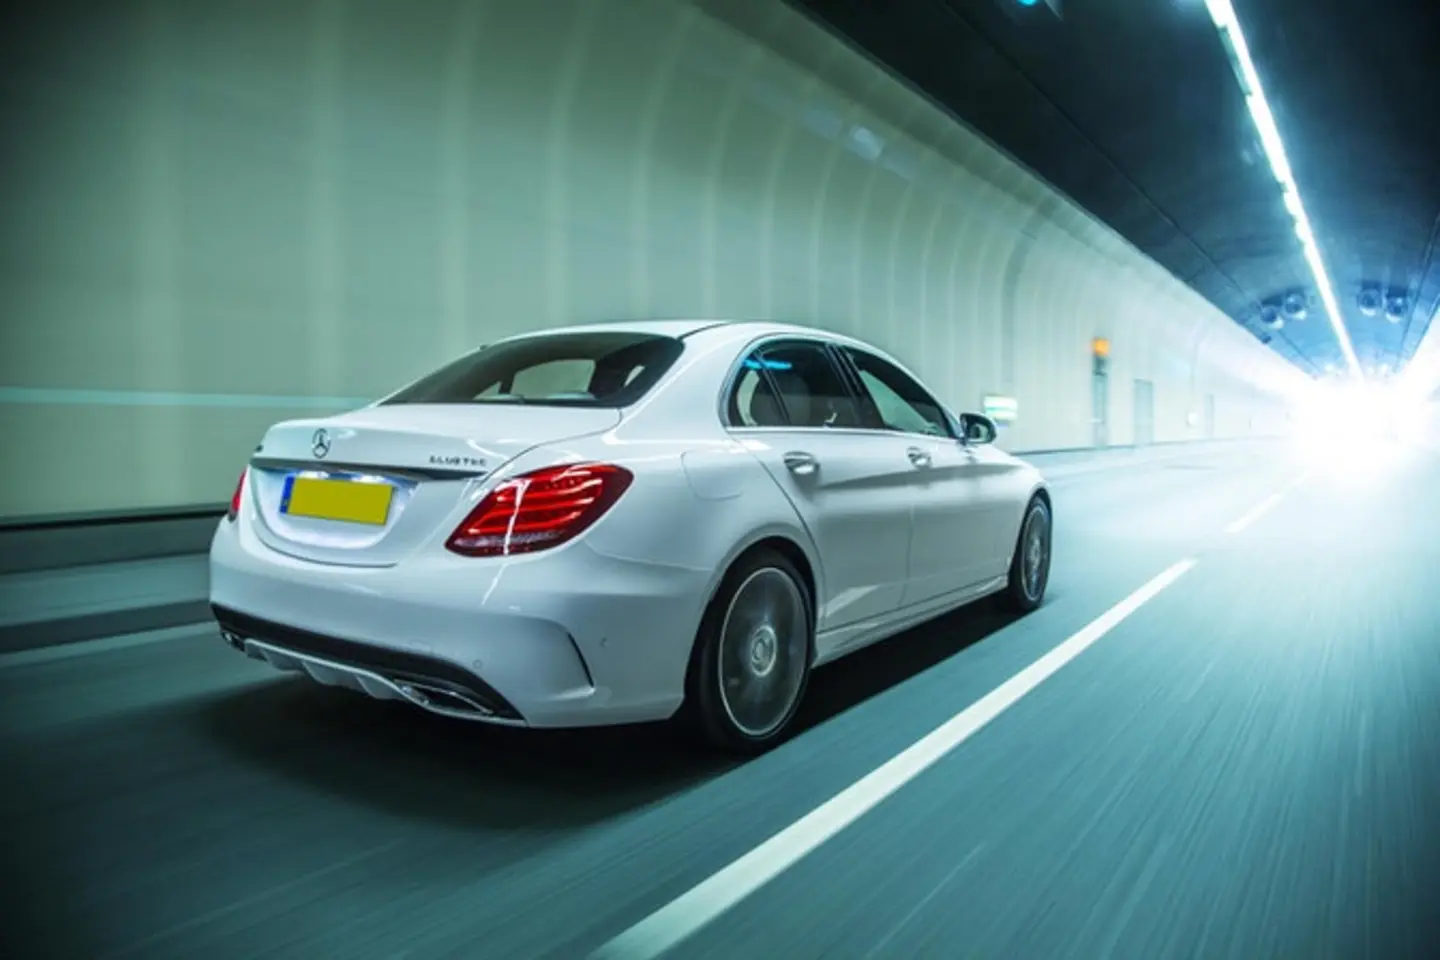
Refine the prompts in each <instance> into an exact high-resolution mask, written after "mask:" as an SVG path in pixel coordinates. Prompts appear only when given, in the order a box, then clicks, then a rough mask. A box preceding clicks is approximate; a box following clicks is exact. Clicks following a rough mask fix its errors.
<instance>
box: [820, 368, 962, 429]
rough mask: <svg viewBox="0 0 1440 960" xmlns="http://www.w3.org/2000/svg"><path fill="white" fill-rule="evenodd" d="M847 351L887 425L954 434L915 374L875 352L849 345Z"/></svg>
mask: <svg viewBox="0 0 1440 960" xmlns="http://www.w3.org/2000/svg"><path fill="white" fill-rule="evenodd" d="M845 354H846V356H848V357H849V358H850V361H851V362H852V363H854V364H855V370H856V372H857V373H858V374H859V375H860V383H861V385H862V386H864V388H865V392H866V393H867V394H869V398H870V400H871V401H872V402H873V403H874V404H875V410H876V412H877V413H878V414H879V415H880V421H881V422H882V423H883V424H884V425H885V427H886V428H887V429H890V430H897V431H899V432H901V433H920V434H926V435H928V436H933V437H953V436H954V432H953V430H952V428H951V426H950V418H949V417H947V416H946V415H945V411H944V410H943V409H942V408H941V406H940V404H939V403H937V402H936V401H935V398H934V397H932V396H930V394H929V392H927V391H926V389H925V388H924V387H922V386H920V384H919V383H917V382H916V381H915V378H914V377H912V376H910V375H909V374H907V373H906V372H905V371H903V370H901V369H900V368H899V367H897V366H895V364H893V363H890V362H889V361H888V360H883V359H881V358H880V357H877V356H875V355H874V354H873V353H867V352H865V351H864V350H856V349H854V348H853V347H846V348H845Z"/></svg>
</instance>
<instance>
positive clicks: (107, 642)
mask: <svg viewBox="0 0 1440 960" xmlns="http://www.w3.org/2000/svg"><path fill="white" fill-rule="evenodd" d="M218 629H219V628H218V627H216V626H215V621H213V620H209V621H205V622H202V623H187V624H183V625H181V626H178V627H166V628H164V629H163V630H146V631H143V632H142V633H126V634H122V635H120V636H117V637H101V638H100V639H98V640H81V641H78V642H76V643H60V644H56V645H55V646H53V647H37V648H36V649H34V650H20V651H18V652H16V653H6V654H0V670H5V669H8V668H10V667H30V666H34V665H35V664H37V663H53V662H55V661H58V660H70V659H73V658H75V657H88V656H90V655H92V654H96V653H109V652H110V651H112V650H129V649H130V648H132V647H143V646H146V645H148V644H151V643H162V642H164V641H166V640H181V639H184V638H185V637H193V636H195V634H197V633H201V632H204V631H207V630H218Z"/></svg>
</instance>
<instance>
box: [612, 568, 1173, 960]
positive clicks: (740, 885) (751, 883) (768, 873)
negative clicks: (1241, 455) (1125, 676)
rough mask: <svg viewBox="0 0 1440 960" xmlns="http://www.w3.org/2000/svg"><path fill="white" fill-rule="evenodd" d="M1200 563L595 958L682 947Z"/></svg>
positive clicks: (636, 958) (1082, 634) (1086, 631)
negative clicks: (679, 945)
mask: <svg viewBox="0 0 1440 960" xmlns="http://www.w3.org/2000/svg"><path fill="white" fill-rule="evenodd" d="M1195 563H1196V561H1195V559H1193V558H1191V559H1187V560H1181V561H1180V562H1179V563H1177V564H1175V565H1174V566H1172V567H1170V568H1169V569H1167V570H1166V571H1165V572H1163V573H1161V574H1160V575H1159V576H1157V577H1155V578H1154V579H1153V580H1151V581H1150V582H1149V583H1146V584H1145V585H1144V586H1143V587H1141V588H1140V589H1139V590H1136V591H1135V592H1134V593H1132V594H1130V596H1128V597H1126V598H1125V599H1124V600H1121V601H1120V602H1119V603H1117V604H1115V606H1113V607H1111V608H1110V609H1109V610H1107V611H1105V612H1104V613H1102V614H1101V615H1100V616H1098V617H1096V618H1095V619H1094V620H1092V621H1091V622H1090V623H1089V624H1087V625H1086V626H1085V627H1083V628H1082V629H1081V630H1080V631H1079V632H1078V633H1075V634H1074V635H1072V636H1071V637H1069V638H1068V639H1066V640H1065V641H1064V642H1062V643H1061V644H1060V645H1059V646H1057V647H1055V648H1054V649H1053V650H1051V651H1050V652H1049V653H1047V654H1045V655H1044V656H1042V657H1041V658H1040V659H1038V660H1036V661H1035V662H1034V663H1032V664H1030V665H1029V666H1028V667H1026V668H1025V669H1024V670H1021V671H1020V672H1019V673H1017V674H1015V676H1013V677H1011V678H1010V679H1009V680H1006V681H1005V682H1004V683H1002V684H1001V685H1000V686H998V687H996V688H995V689H994V690H992V691H990V692H989V693H988V694H986V695H985V696H984V697H982V698H981V699H979V700H977V701H976V702H975V703H973V704H971V705H970V706H969V707H967V708H965V709H964V710H962V711H961V712H960V713H958V714H956V715H955V716H954V717H952V718H950V719H949V720H947V721H946V722H945V723H943V724H941V725H940V726H939V727H937V728H936V729H935V730H933V731H931V732H930V733H928V734H926V735H925V736H924V737H923V738H922V739H920V740H919V741H917V742H916V743H914V744H912V745H911V746H910V747H908V748H906V749H905V750H904V751H903V752H901V753H899V754H897V755H896V756H895V757H893V758H891V759H890V760H889V761H887V762H886V763H884V764H883V765H882V766H880V767H877V768H876V769H875V770H873V771H871V772H870V773H868V774H866V775H865V776H864V777H862V778H861V779H860V780H858V781H856V782H855V783H853V784H851V785H850V786H849V787H846V788H845V789H844V790H842V791H841V792H840V793H838V794H836V795H835V796H833V797H831V798H830V799H829V800H827V801H826V802H825V803H823V804H821V805H820V806H818V807H816V808H815V809H814V810H811V811H810V812H809V813H807V814H806V815H805V816H803V817H801V818H800V819H799V820H797V821H795V822H794V823H792V824H791V825H790V826H788V827H786V828H785V829H784V830H781V831H780V832H779V833H777V834H775V836H773V837H771V838H770V839H769V840H766V841H765V842H764V843H762V844H760V846H758V847H756V848H755V849H753V850H751V851H750V852H749V853H747V854H744V855H743V856H741V857H740V859H738V860H735V861H734V862H732V863H731V864H730V865H729V866H727V867H724V868H722V869H721V870H720V872H718V873H716V874H714V875H713V876H711V877H710V878H709V879H707V880H703V881H701V882H700V883H699V884H698V885H697V886H695V887H692V888H691V889H690V890H689V891H687V892H686V893H683V894H681V895H680V897H679V898H677V899H675V900H672V901H671V902H670V903H668V904H666V905H665V906H663V907H661V908H660V909H659V910H657V911H656V912H655V913H652V914H651V915H650V916H648V917H646V918H645V919H644V920H641V921H640V922H639V923H637V924H635V925H634V926H633V927H631V928H630V929H628V930H626V931H625V932H624V933H621V934H620V935H619V936H617V937H616V938H615V939H613V940H611V941H609V942H608V943H606V944H605V945H604V946H602V947H600V948H599V949H598V950H596V951H595V952H594V953H593V954H591V957H592V958H593V960H653V958H655V957H659V956H661V955H662V954H664V953H665V952H666V951H667V950H670V949H671V948H673V947H675V946H677V945H678V944H680V943H681V942H683V941H684V940H686V939H687V938H689V937H690V936H692V935H693V934H695V933H696V932H697V931H699V930H700V929H701V928H702V927H704V926H705V925H706V924H708V923H710V922H711V921H712V920H714V919H715V918H716V917H719V916H720V915H721V914H723V913H725V911H727V910H729V909H730V908H731V907H733V906H735V905H736V904H737V903H739V902H740V901H741V900H743V899H745V898H746V897H747V896H749V895H750V894H752V893H754V892H755V891H756V890H758V889H760V888H761V887H762V886H764V885H765V884H766V883H768V882H770V880H772V879H774V878H775V877H776V876H778V875H779V874H780V873H782V872H784V871H785V870H786V869H787V868H789V867H790V866H792V865H793V864H795V863H796V862H797V861H799V860H800V859H801V858H802V857H804V856H805V855H806V854H808V853H809V852H810V851H812V850H814V849H815V848H816V847H818V846H820V845H821V844H822V843H824V842H825V841H826V840H828V839H830V838H831V837H833V836H835V834H837V833H839V832H840V831H841V830H843V829H844V828H845V827H847V826H848V825H850V824H851V823H853V822H855V821H856V820H857V819H859V818H860V816H861V815H862V814H864V813H865V812H866V811H868V810H870V809H871V808H872V807H874V806H875V805H876V804H878V803H879V802H880V801H882V800H884V799H885V798H886V797H888V796H890V795H891V794H892V793H894V792H895V791H896V790H898V789H900V788H901V787H902V786H904V785H905V784H906V783H908V782H910V781H911V780H913V779H914V778H915V777H916V776H918V775H919V774H920V773H922V772H923V771H924V770H926V769H927V768H928V767H930V765H931V764H933V763H935V762H936V761H937V760H939V759H940V758H941V757H943V756H945V755H946V754H947V753H949V752H950V751H951V750H954V749H955V748H956V747H958V746H959V745H960V744H962V743H964V742H965V741H966V740H968V739H969V738H970V737H971V736H972V735H973V734H974V733H975V732H976V731H978V730H980V729H981V728H982V727H984V726H985V725H986V724H987V723H989V722H990V721H991V720H994V719H995V718H996V717H998V716H999V715H1000V714H1001V713H1003V712H1004V711H1005V710H1006V709H1007V708H1008V707H1010V706H1011V705H1012V704H1014V703H1016V702H1017V701H1018V700H1019V699H1020V698H1021V697H1023V696H1025V695H1026V694H1027V693H1029V692H1030V691H1032V690H1034V689H1035V688H1036V687H1038V686H1039V685H1040V684H1041V683H1043V682H1044V681H1045V680H1046V679H1048V678H1049V677H1050V676H1051V675H1053V674H1054V673H1055V672H1056V671H1058V670H1059V669H1060V668H1061V667H1063V666H1065V664H1067V663H1069V662H1070V661H1071V660H1074V659H1075V658H1076V657H1077V656H1079V655H1080V654H1081V653H1083V652H1084V651H1085V650H1086V649H1087V648H1088V647H1090V646H1091V644H1093V643H1095V641H1097V640H1099V639H1100V638H1101V637H1103V636H1105V634H1107V633H1109V632H1110V631H1111V630H1113V629H1114V628H1115V627H1116V626H1117V625H1118V624H1119V623H1120V622H1121V621H1123V620H1124V619H1125V618H1126V617H1128V616H1130V614H1132V613H1134V612H1135V611H1136V610H1138V609H1140V607H1141V606H1142V605H1143V604H1145V603H1146V602H1147V601H1149V600H1151V599H1153V598H1154V597H1155V596H1156V595H1157V594H1159V593H1160V591H1162V590H1164V589H1165V588H1166V587H1168V586H1170V585H1171V584H1172V583H1174V582H1175V581H1176V580H1178V579H1180V577H1181V576H1183V575H1184V574H1185V572H1186V571H1188V570H1189V569H1190V568H1191V567H1193V566H1195Z"/></svg>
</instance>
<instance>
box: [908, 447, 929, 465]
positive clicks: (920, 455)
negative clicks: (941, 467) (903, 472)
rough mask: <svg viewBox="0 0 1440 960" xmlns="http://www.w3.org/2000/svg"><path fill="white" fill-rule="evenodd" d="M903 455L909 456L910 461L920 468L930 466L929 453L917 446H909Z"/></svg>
mask: <svg viewBox="0 0 1440 960" xmlns="http://www.w3.org/2000/svg"><path fill="white" fill-rule="evenodd" d="M905 455H906V456H907V457H909V458H910V462H911V463H913V464H914V465H915V466H917V467H919V468H920V469H922V470H923V469H925V468H926V467H928V466H930V454H928V453H926V452H925V451H924V450H921V449H920V448H919V447H911V448H910V449H909V450H906V451H905Z"/></svg>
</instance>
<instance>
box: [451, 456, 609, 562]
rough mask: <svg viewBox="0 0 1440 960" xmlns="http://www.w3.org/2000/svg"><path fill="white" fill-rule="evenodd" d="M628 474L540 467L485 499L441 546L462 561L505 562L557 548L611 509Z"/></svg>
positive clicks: (604, 467) (601, 467) (592, 466)
mask: <svg viewBox="0 0 1440 960" xmlns="http://www.w3.org/2000/svg"><path fill="white" fill-rule="evenodd" d="M634 479H635V477H634V475H633V474H632V473H631V472H630V471H629V470H626V469H625V468H624V467H617V466H614V465H612V464H608V463H580V464H570V465H567V466H563V467H546V468H545V469H544V470H535V471H532V472H530V473H526V474H522V475H521V476H518V477H512V478H511V479H509V480H506V481H505V482H504V483H502V484H500V485H499V486H498V487H496V488H495V489H494V490H491V491H490V492H489V493H487V494H486V495H485V499H483V500H481V501H480V503H479V504H477V505H476V507H475V509H474V510H471V511H470V514H469V516H467V517H466V518H465V520H464V522H463V523H461V524H460V526H458V527H456V528H455V532H454V533H452V534H450V539H449V540H448V541H446V543H445V547H446V549H448V550H451V551H452V552H454V553H459V554H462V555H464V556H467V557H509V556H513V555H515V554H517V553H533V552H534V551H536V550H546V549H548V548H550V547H556V546H559V545H560V544H562V543H565V542H566V541H567V540H572V539H574V538H575V537H577V536H579V535H580V534H581V533H582V532H584V531H585V529H586V528H587V527H589V526H590V525H591V524H592V523H594V522H595V521H596V520H599V519H600V518H601V517H602V516H603V515H604V514H605V511H607V510H609V509H610V508H611V507H612V506H614V505H615V501H617V500H619V499H620V495H621V494H623V493H624V492H625V491H626V490H627V489H629V487H630V482H631V481H632V480H634Z"/></svg>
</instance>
